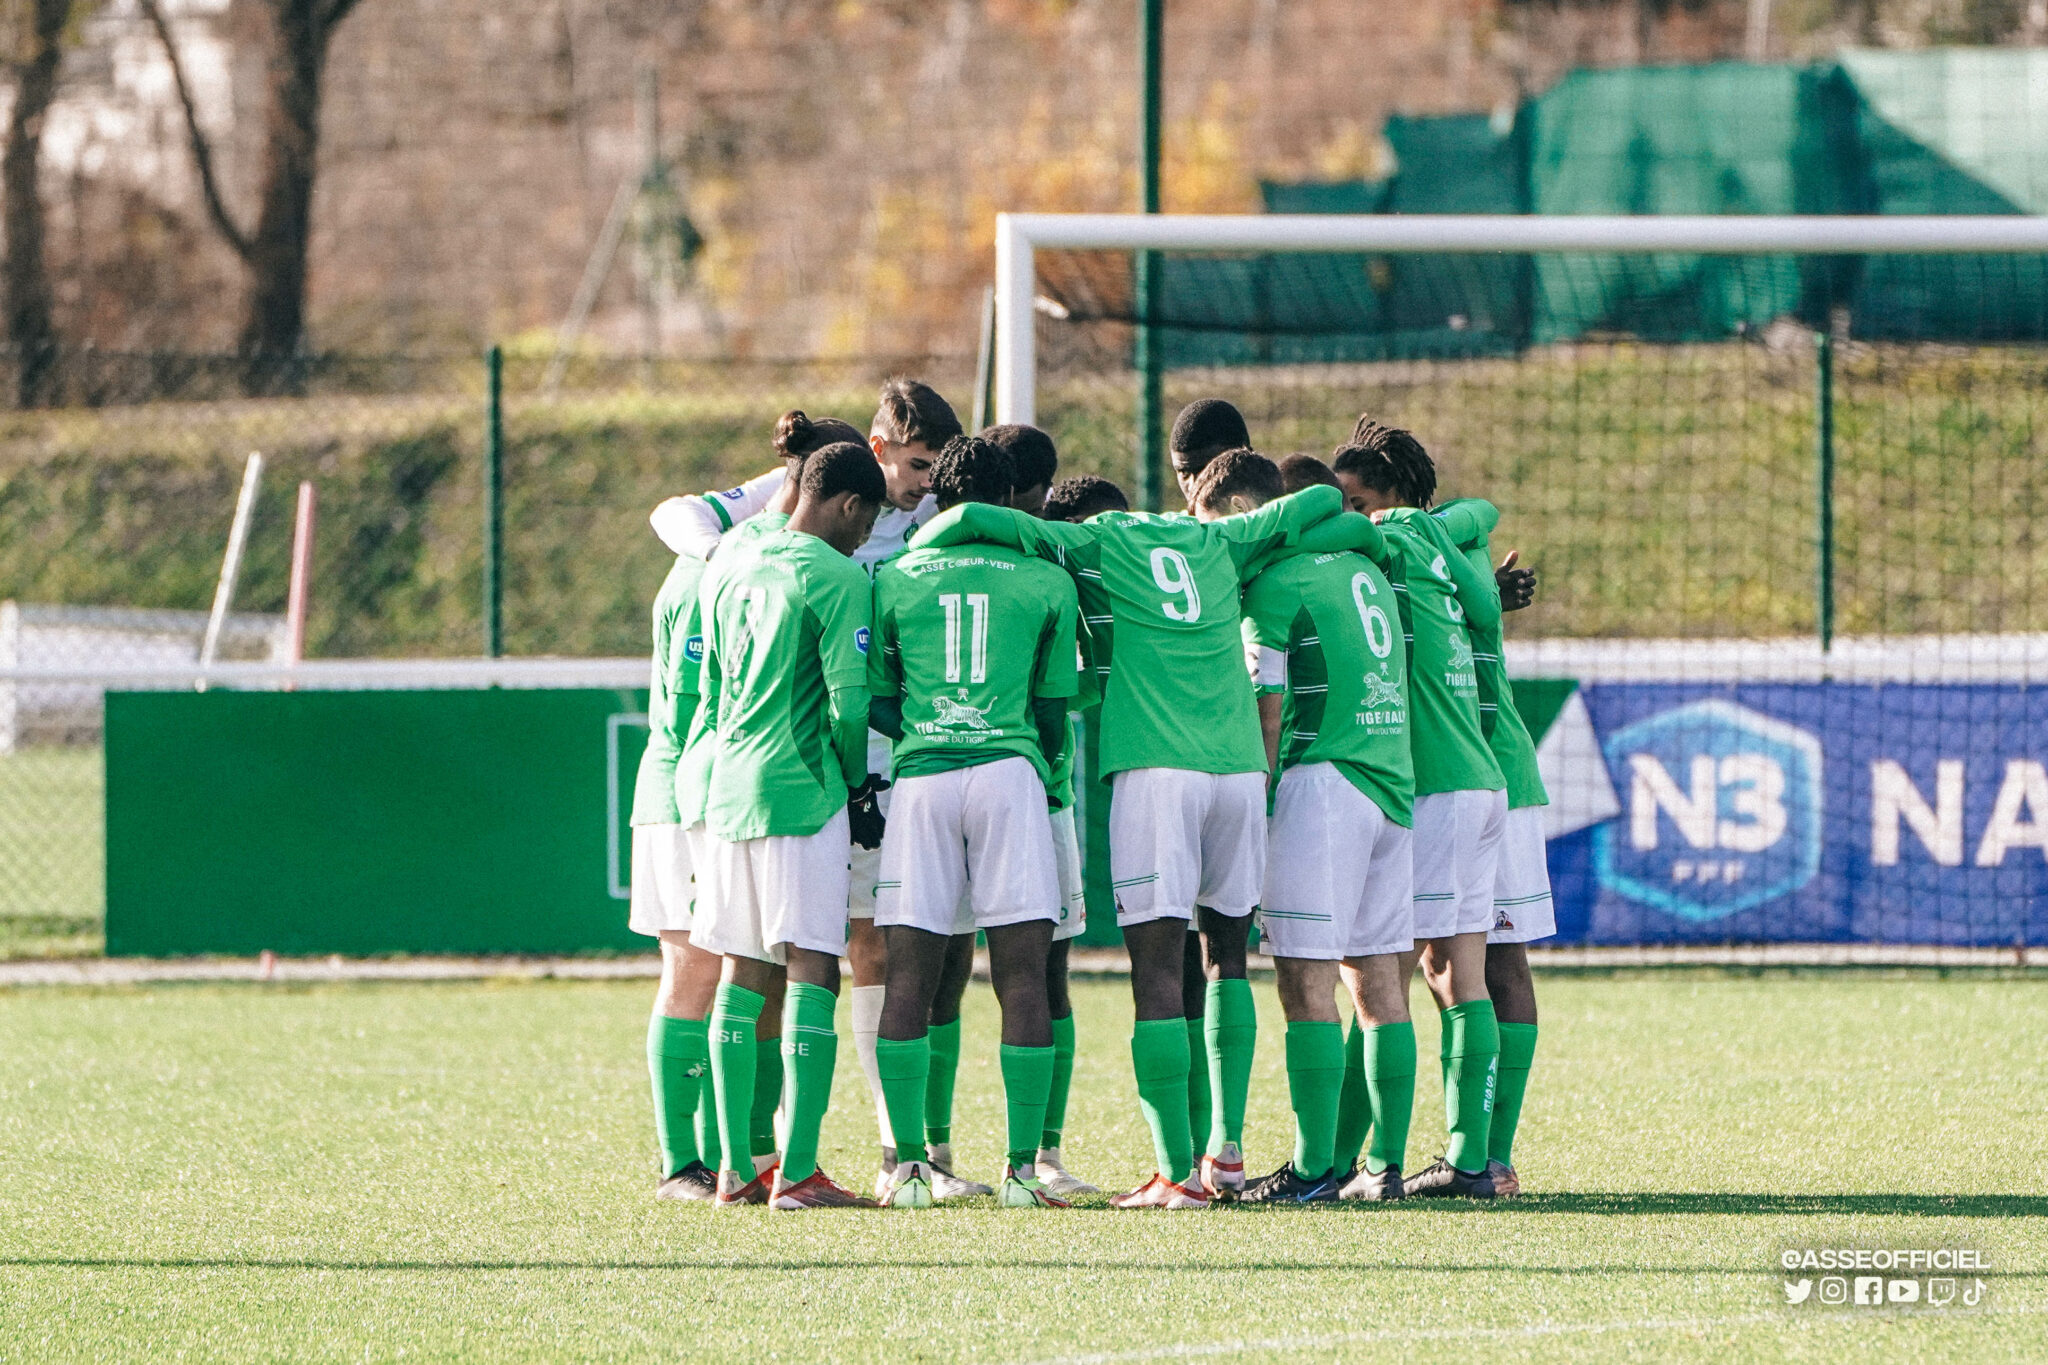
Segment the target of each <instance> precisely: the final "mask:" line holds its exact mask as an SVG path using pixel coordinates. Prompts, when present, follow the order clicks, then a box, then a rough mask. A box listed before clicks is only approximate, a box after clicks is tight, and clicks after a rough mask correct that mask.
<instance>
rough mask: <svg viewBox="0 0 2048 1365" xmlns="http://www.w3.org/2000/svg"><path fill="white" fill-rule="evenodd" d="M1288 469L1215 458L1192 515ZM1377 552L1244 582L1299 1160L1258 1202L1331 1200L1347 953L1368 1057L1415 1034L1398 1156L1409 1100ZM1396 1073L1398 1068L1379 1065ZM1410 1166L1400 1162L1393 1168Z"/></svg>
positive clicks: (1401, 835) (1388, 627)
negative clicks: (1265, 766) (1269, 783)
mask: <svg viewBox="0 0 2048 1365" xmlns="http://www.w3.org/2000/svg"><path fill="white" fill-rule="evenodd" d="M1300 461H1301V457H1298V456H1297V457H1295V458H1294V459H1293V460H1291V461H1290V462H1289V466H1288V467H1289V469H1290V471H1291V473H1292V476H1293V482H1294V485H1295V487H1296V488H1301V487H1308V486H1312V485H1315V484H1327V485H1328V486H1330V487H1335V486H1336V479H1335V477H1334V476H1333V475H1332V474H1331V473H1330V471H1329V469H1328V468H1327V467H1326V466H1323V465H1322V463H1321V461H1315V460H1312V461H1310V462H1309V466H1304V465H1303V464H1302V463H1301V462H1300ZM1286 483H1287V480H1286V479H1285V478H1284V477H1283V475H1282V473H1281V470H1280V468H1279V467H1276V466H1275V465H1274V464H1272V462H1270V461H1268V460H1266V459H1265V458H1264V457H1263V456H1259V455H1256V454H1254V453H1253V452H1251V451H1249V450H1234V451H1230V452H1227V453H1226V454H1224V455H1221V456H1219V457H1217V459H1216V460H1215V461H1214V462H1213V463H1211V464H1210V465H1209V467H1208V469H1207V470H1206V471H1204V473H1203V475H1202V477H1201V479H1200V480H1199V481H1198V482H1197V484H1196V486H1195V515H1196V516H1198V517H1201V518H1203V519H1205V520H1208V519H1213V518H1216V517H1225V516H1241V515H1244V514H1245V513H1248V512H1252V511H1255V510H1257V509H1258V508H1259V507H1262V506H1264V505H1265V504H1266V503H1267V502H1270V501H1271V500H1272V499H1274V498H1276V497H1279V496H1280V495H1281V493H1282V492H1283V489H1284V488H1285V487H1286ZM1385 553H1386V551H1385V549H1384V547H1383V546H1382V547H1378V548H1377V549H1376V550H1374V551H1369V552H1368V553H1367V554H1320V555H1297V556H1295V557H1294V558H1292V559H1286V560H1282V561H1281V562H1280V563H1278V564H1275V565H1273V566H1272V567H1271V568H1269V569H1267V570H1266V571H1265V572H1263V573H1261V574H1260V575H1259V576H1258V577H1257V578H1255V579H1253V580H1252V583H1251V586H1250V587H1249V588H1248V589H1247V590H1246V591H1245V597H1244V618H1245V626H1244V631H1245V639H1246V643H1247V644H1248V646H1250V647H1251V649H1252V650H1253V651H1255V654H1254V658H1253V666H1254V670H1255V673H1254V678H1255V682H1256V684H1257V687H1258V691H1259V722H1260V728H1261V730H1262V731H1263V733H1264V737H1265V744H1266V755H1267V761H1268V763H1269V764H1270V765H1271V767H1272V771H1273V773H1274V774H1275V778H1276V783H1275V786H1274V791H1273V814H1272V820H1271V823H1270V824H1269V826H1268V830H1267V842H1266V885H1265V895H1264V898H1263V900H1262V901H1261V904H1260V909H1259V926H1260V930H1261V932H1262V933H1263V934H1264V935H1265V937H1266V941H1267V944H1268V946H1269V948H1270V951H1271V952H1272V954H1273V966H1274V970H1275V974H1276V976H1277V977H1278V984H1279V988H1280V1004H1281V1009H1282V1010H1283V1012H1284V1013H1285V1014H1286V1016H1287V1087H1288V1094H1289V1097H1290V1099H1291V1101H1292V1104H1293V1107H1294V1115H1295V1138H1294V1157H1293V1159H1292V1160H1291V1161H1289V1162H1287V1163H1286V1164H1285V1165H1283V1166H1281V1167H1280V1168H1279V1169H1278V1170H1276V1171H1274V1172H1273V1173H1272V1174H1271V1175H1268V1176H1266V1177H1264V1178H1263V1179H1261V1180H1257V1181H1254V1182H1253V1183H1252V1184H1251V1185H1250V1186H1249V1187H1248V1188H1247V1189H1246V1191H1245V1196H1244V1197H1245V1199H1246V1201H1247V1202H1257V1203H1268V1202H1271V1203H1303V1204H1306V1203H1320V1202H1325V1201H1329V1200H1334V1199H1336V1198H1337V1195H1338V1188H1339V1186H1340V1185H1341V1184H1342V1183H1343V1181H1344V1179H1345V1176H1346V1169H1345V1168H1344V1167H1341V1166H1339V1165H1338V1164H1337V1160H1336V1150H1335V1148H1336V1136H1337V1114H1338V1102H1339V1098H1340V1095H1341V1092H1342V1087H1343V1082H1344V1034H1343V1027H1342V1025H1341V1024H1339V1023H1338V1020H1337V1002H1336V992H1337V982H1338V964H1339V962H1342V963H1344V964H1346V965H1347V966H1348V967H1349V968H1350V971H1349V972H1348V973H1346V975H1347V976H1348V977H1349V981H1350V983H1351V984H1354V985H1355V986H1356V988H1357V989H1356V992H1355V998H1354V1000H1353V1008H1354V1010H1355V1011H1356V1012H1357V1013H1358V1015H1359V1016H1360V1017H1361V1018H1362V1019H1365V1020H1367V1021H1369V1024H1368V1026H1369V1027H1370V1029H1371V1031H1372V1038H1373V1048H1372V1050H1373V1051H1374V1053H1375V1054H1376V1055H1377V1054H1382V1053H1388V1054H1391V1053H1396V1052H1398V1051H1400V1043H1401V1042H1402V1041H1403V1040H1405V1043H1406V1055H1407V1058H1408V1067H1407V1071H1406V1076H1407V1080H1408V1089H1407V1093H1406V1094H1395V1093H1393V1092H1394V1091H1395V1090H1396V1089H1397V1088H1398V1087H1397V1086H1395V1085H1393V1084H1391V1083H1389V1084H1385V1085H1383V1089H1384V1090H1385V1091H1386V1092H1387V1093H1386V1094H1385V1095H1384V1096H1383V1102H1382V1104H1381V1105H1380V1106H1378V1107H1377V1109H1376V1112H1375V1115H1374V1117H1375V1119H1376V1121H1377V1131H1378V1132H1379V1133H1380V1134H1381V1136H1382V1137H1383V1138H1384V1139H1385V1141H1386V1143H1387V1144H1388V1146H1389V1148H1390V1150H1391V1151H1392V1152H1393V1153H1394V1156H1393V1157H1392V1158H1391V1164H1393V1165H1395V1166H1397V1167H1398V1164H1399V1152H1400V1148H1401V1146H1402V1145H1403V1144H1404V1143H1405V1139H1406V1134H1407V1128H1408V1115H1409V1108H1410V1105H1411V1103H1412V1100H1413V1080H1414V1074H1415V1067H1414V1057H1415V1032H1414V1026H1413V1025H1412V1024H1411V1023H1410V1022H1409V1021H1408V1010H1407V1000H1406V996H1405V992H1404V991H1403V989H1402V987H1403V985H1404V980H1403V977H1402V973H1401V960H1402V957H1403V955H1404V954H1406V953H1408V952H1409V951H1410V950H1411V949H1412V948H1413V947H1414V943H1415V909H1414V901H1413V899H1412V882H1411V875H1410V870H1409V858H1410V851H1411V850H1410V845H1411V842H1412V841H1411V838H1410V834H1409V828H1408V827H1409V825H1410V823H1411V819H1412V817H1411V813H1410V812H1411V807H1412V805H1413V802H1414V791H1415V769H1414V762H1413V760H1412V758H1411V756H1410V754H1409V747H1408V706H1407V690H1408V685H1407V651H1406V649H1405V647H1404V646H1403V643H1402V640H1401V631H1400V627H1399V624H1398V622H1399V618H1400V610H1399V608H1398V607H1397V606H1396V605H1395V602H1394V592H1393V589H1392V587H1391V586H1390V585H1389V584H1388V582H1387V580H1386V577H1385V576H1384V575H1383V574H1382V572H1381V571H1380V568H1379V566H1378V564H1377V563H1376V562H1375V558H1376V557H1383V556H1384V555H1385ZM1377 1078H1378V1079H1380V1080H1382V1081H1388V1082H1391V1080H1392V1078H1391V1077H1377ZM1399 1179H1400V1177H1399V1175H1398V1174H1397V1175H1395V1176H1394V1180H1395V1181H1396V1182H1398V1180H1399Z"/></svg>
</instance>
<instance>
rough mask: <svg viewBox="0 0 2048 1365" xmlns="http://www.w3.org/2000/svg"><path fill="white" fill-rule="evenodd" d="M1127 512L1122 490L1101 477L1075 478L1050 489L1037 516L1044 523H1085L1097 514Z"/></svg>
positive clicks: (1126, 502) (1127, 503)
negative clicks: (1044, 521)
mask: <svg viewBox="0 0 2048 1365" xmlns="http://www.w3.org/2000/svg"><path fill="white" fill-rule="evenodd" d="M1130 510H1131V500H1130V499H1129V498H1127V497H1125V496H1124V490H1123V489H1121V488H1118V487H1117V486H1116V485H1115V484H1113V483H1111V482H1110V481H1109V480H1108V479H1105V478H1103V477H1102V476H1101V475H1100V474H1076V475H1074V476H1073V477H1072V478H1068V479H1061V480H1060V481H1059V482H1058V483H1056V484H1054V485H1053V486H1052V488H1051V490H1050V491H1049V492H1047V493H1046V495H1045V507H1044V508H1043V509H1042V510H1041V511H1040V512H1039V514H1038V515H1039V516H1041V517H1043V518H1044V519H1045V520H1047V521H1086V520H1088V518H1090V517H1092V516H1094V515H1095V514H1096V513H1097V512H1128V511H1130Z"/></svg>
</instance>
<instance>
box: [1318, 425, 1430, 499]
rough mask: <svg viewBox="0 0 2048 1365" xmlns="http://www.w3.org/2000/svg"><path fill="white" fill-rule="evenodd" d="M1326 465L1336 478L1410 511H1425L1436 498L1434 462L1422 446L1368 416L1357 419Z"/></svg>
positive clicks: (1405, 434) (1413, 437) (1409, 434)
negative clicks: (1346, 479) (1388, 497)
mask: <svg viewBox="0 0 2048 1365" xmlns="http://www.w3.org/2000/svg"><path fill="white" fill-rule="evenodd" d="M1330 463H1331V464H1332V465H1333V466H1334V467H1335V468H1336V471H1337V472H1338V473H1339V474H1349V475H1350V476H1351V477H1352V478H1354V479H1357V480H1358V481H1359V482H1360V483H1362V484H1364V485H1365V486H1366V487H1367V488H1371V489H1374V490H1376V491H1377V492H1381V493H1390V494H1392V495H1393V496H1394V497H1396V498H1399V499H1400V500H1401V501H1402V502H1404V503H1406V504H1408V505H1409V506H1411V507H1427V506H1429V504H1430V503H1431V502H1432V501H1434V500H1435V498H1436V462H1435V461H1433V460H1431V459H1430V458H1429V452H1428V451H1426V450H1424V449H1423V448H1422V442H1420V441H1418V440H1416V439H1415V434H1414V433H1413V432H1409V431H1403V430H1402V429H1401V428H1399V427H1389V426H1382V425H1381V424H1380V423H1378V422H1376V421H1374V420H1373V418H1372V415H1371V414H1370V413H1367V414H1363V415H1361V416H1360V417H1359V419H1358V425H1357V426H1356V427H1355V428H1353V429H1352V432H1351V440H1350V441H1349V442H1348V443H1347V444H1345V445H1341V446H1338V447H1337V449H1336V451H1335V452H1334V453H1333V454H1332V455H1331V456H1330Z"/></svg>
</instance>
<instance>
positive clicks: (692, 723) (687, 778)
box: [675, 512, 789, 829]
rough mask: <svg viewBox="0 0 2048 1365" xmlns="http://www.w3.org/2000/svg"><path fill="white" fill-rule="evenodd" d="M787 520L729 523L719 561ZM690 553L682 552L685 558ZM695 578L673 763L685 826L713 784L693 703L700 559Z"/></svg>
mask: <svg viewBox="0 0 2048 1365" xmlns="http://www.w3.org/2000/svg"><path fill="white" fill-rule="evenodd" d="M787 525H789V513H787V512H761V513H759V514H757V515H755V516H752V517H749V518H747V520H745V521H743V522H741V523H740V524H739V525H737V526H735V527H733V528H732V530H731V531H730V532H729V533H728V534H727V535H726V537H725V539H724V540H722V541H720V542H719V555H720V562H721V563H725V564H736V563H738V562H739V560H740V559H741V558H743V557H744V556H745V555H746V553H747V552H748V549H749V547H751V546H752V545H753V543H754V542H755V541H757V540H759V539H760V538H761V537H763V536H767V535H772V534H774V533H775V532H777V531H780V530H781V529H782V528H783V527H785V526H787ZM689 557H690V556H687V555H685V556H682V558H685V559H687V558H689ZM696 562H697V566H698V570H699V575H700V576H699V579H698V583H697V589H698V590H697V591H696V592H693V593H691V594H690V600H689V602H688V604H687V606H686V607H685V610H684V612H683V615H682V616H681V618H680V619H679V622H678V630H679V631H680V633H681V635H682V637H683V643H684V647H685V649H686V650H688V651H690V652H689V653H688V654H687V655H686V659H685V662H684V665H683V669H682V672H681V673H680V674H679V675H678V676H677V678H676V686H677V688H678V689H679V693H680V691H682V690H687V692H688V696H689V701H688V707H687V709H688V712H689V714H688V716H687V717H683V716H681V715H680V712H681V710H682V709H683V708H681V707H679V708H678V711H679V717H678V719H679V723H678V726H677V728H678V729H679V730H680V731H681V732H682V736H683V739H682V744H681V749H680V756H679V757H678V758H677V760H676V767H675V806H676V823H677V824H679V825H681V826H683V828H685V829H688V828H689V827H690V826H691V825H694V824H698V823H700V822H701V821H702V820H703V819H704V794H705V791H706V789H707V788H708V787H709V786H710V783H711V750H712V745H711V742H710V741H711V738H712V732H711V725H710V723H709V718H708V717H707V716H706V715H705V713H704V708H703V707H702V706H699V705H698V704H697V702H698V698H699V694H698V691H697V679H698V674H699V670H700V669H701V668H702V666H703V663H704V592H703V588H704V584H703V579H702V576H701V575H702V571H703V570H704V569H706V568H708V567H709V566H708V565H707V564H705V563H704V561H702V560H698V561H696Z"/></svg>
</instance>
